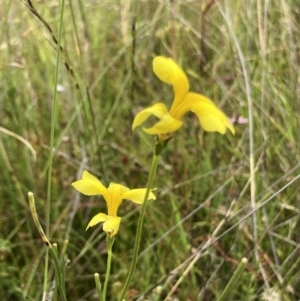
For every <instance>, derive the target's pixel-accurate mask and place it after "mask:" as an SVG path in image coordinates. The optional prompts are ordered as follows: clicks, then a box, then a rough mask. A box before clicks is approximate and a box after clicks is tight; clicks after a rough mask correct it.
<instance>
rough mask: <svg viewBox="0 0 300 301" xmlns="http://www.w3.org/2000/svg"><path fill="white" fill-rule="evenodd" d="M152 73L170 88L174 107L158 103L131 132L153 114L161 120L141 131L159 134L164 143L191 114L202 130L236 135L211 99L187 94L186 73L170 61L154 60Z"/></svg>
mask: <svg viewBox="0 0 300 301" xmlns="http://www.w3.org/2000/svg"><path fill="white" fill-rule="evenodd" d="M153 71H154V73H155V74H156V75H157V76H158V78H159V79H160V80H162V81H163V82H165V83H167V84H171V85H173V90H174V101H173V104H172V106H171V108H170V110H168V109H167V107H166V106H165V104H164V103H161V102H160V103H157V104H155V105H153V106H151V107H148V108H146V109H144V110H142V111H141V112H139V113H138V114H137V115H136V116H135V118H134V121H133V124H132V129H135V128H136V127H137V126H139V125H141V124H142V123H143V122H144V121H146V119H148V117H149V116H150V115H154V116H156V117H157V118H158V119H160V121H158V122H157V123H156V124H155V125H154V126H152V127H150V128H143V130H144V131H145V132H146V133H148V134H151V135H158V136H159V137H160V139H161V140H164V139H167V138H168V137H169V136H170V133H172V132H175V131H177V130H178V129H179V128H180V127H181V126H182V125H183V122H182V121H181V119H182V117H183V115H184V114H185V113H187V112H188V111H192V112H194V113H195V114H196V115H197V116H198V118H199V122H200V124H201V126H202V127H203V129H204V130H205V131H208V132H219V133H221V134H225V132H226V129H227V128H229V130H230V131H231V132H232V133H233V134H234V133H235V130H234V127H233V125H232V124H231V123H230V121H229V120H228V118H227V117H226V115H225V114H224V113H223V112H222V111H221V110H220V109H219V108H218V107H217V106H216V105H215V104H214V103H213V102H212V101H211V100H210V99H208V98H207V97H205V96H203V95H201V94H197V93H192V92H189V81H188V79H187V77H186V75H185V73H184V72H183V71H182V70H181V68H180V67H179V66H178V65H177V64H176V63H175V62H174V61H173V60H172V59H171V58H166V57H163V56H157V57H155V58H154V60H153ZM164 137H165V138H164Z"/></svg>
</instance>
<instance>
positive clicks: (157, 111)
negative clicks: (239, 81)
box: [132, 103, 168, 130]
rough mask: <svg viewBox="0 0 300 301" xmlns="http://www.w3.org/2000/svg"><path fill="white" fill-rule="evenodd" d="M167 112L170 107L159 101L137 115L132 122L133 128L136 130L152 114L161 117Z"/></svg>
mask: <svg viewBox="0 0 300 301" xmlns="http://www.w3.org/2000/svg"><path fill="white" fill-rule="evenodd" d="M167 112H168V109H167V107H166V106H165V104H163V103H157V104H155V105H153V106H151V107H149V108H146V109H144V110H142V111H141V112H139V113H138V114H137V115H136V116H135V118H134V120H133V124H132V129H133V130H134V129H135V128H136V127H137V126H139V125H141V124H142V123H143V122H144V121H146V120H147V119H148V118H149V116H150V115H154V116H156V117H157V118H159V119H161V118H162V116H163V115H164V114H166V113H167Z"/></svg>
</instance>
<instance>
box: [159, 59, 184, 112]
mask: <svg viewBox="0 0 300 301" xmlns="http://www.w3.org/2000/svg"><path fill="white" fill-rule="evenodd" d="M153 71H154V73H155V74H156V75H157V77H158V78H159V79H160V80H161V81H163V82H165V83H167V84H172V85H173V90H174V95H175V97H174V102H173V104H172V107H174V106H175V107H176V106H177V105H178V104H179V103H180V102H181V100H182V99H183V98H184V96H185V95H186V94H187V93H188V91H189V81H188V79H187V77H186V75H185V73H184V72H183V71H182V69H181V68H180V67H179V66H178V65H177V64H176V63H175V62H174V61H173V60H172V59H171V58H166V57H163V56H157V57H155V58H154V60H153Z"/></svg>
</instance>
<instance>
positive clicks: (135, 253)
mask: <svg viewBox="0 0 300 301" xmlns="http://www.w3.org/2000/svg"><path fill="white" fill-rule="evenodd" d="M165 145H166V143H165V142H163V143H157V144H156V147H155V152H154V154H153V158H152V165H151V170H150V174H149V178H148V184H147V189H146V194H145V198H144V202H143V205H142V209H141V213H140V216H139V221H138V226H137V232H136V236H135V242H134V249H133V258H132V263H131V267H130V270H129V273H128V276H127V279H126V282H125V285H124V287H123V290H122V294H121V298H120V301H123V300H124V296H125V293H126V291H127V289H128V286H129V284H130V281H131V279H132V276H133V273H134V271H135V268H136V263H137V260H138V255H139V247H140V242H141V236H142V230H143V222H144V217H145V212H146V206H147V200H148V198H149V194H150V191H151V189H152V185H153V180H154V177H155V175H156V168H157V164H158V159H159V155H160V153H161V151H162V150H163V148H164V146H165Z"/></svg>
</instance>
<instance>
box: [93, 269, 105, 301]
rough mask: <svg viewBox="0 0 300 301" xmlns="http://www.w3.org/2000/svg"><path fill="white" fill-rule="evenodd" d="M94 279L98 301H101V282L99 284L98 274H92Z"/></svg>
mask: <svg viewBox="0 0 300 301" xmlns="http://www.w3.org/2000/svg"><path fill="white" fill-rule="evenodd" d="M94 278H95V283H96V289H97V293H98V297H99V301H103V298H102V287H101V282H100V278H99V274H98V273H95V274H94Z"/></svg>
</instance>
